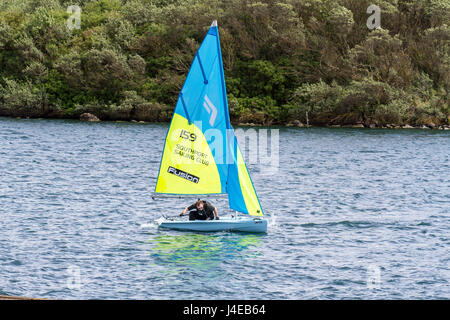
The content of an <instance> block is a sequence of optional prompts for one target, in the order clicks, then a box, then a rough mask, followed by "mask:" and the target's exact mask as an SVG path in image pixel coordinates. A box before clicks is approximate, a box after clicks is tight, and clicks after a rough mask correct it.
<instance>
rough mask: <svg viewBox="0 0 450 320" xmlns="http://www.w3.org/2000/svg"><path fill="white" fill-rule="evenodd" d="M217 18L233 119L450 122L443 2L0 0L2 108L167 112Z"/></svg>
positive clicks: (449, 15)
mask: <svg viewBox="0 0 450 320" xmlns="http://www.w3.org/2000/svg"><path fill="white" fill-rule="evenodd" d="M372 3H374V4H377V5H378V6H379V7H380V8H381V10H382V12H381V28H380V29H378V30H369V29H368V28H367V26H366V21H367V18H368V17H369V15H368V14H367V12H366V10H367V8H368V6H369V5H371V4H372ZM73 4H78V5H80V7H81V9H82V13H81V29H79V30H77V29H74V30H69V28H67V26H66V21H67V19H68V18H69V15H70V14H68V13H67V7H68V6H69V5H73ZM215 19H217V20H218V21H219V27H220V38H221V47H222V56H223V62H224V68H225V76H226V83H227V92H228V101H229V108H230V116H231V118H232V121H234V122H253V123H261V124H277V123H286V122H289V121H291V120H301V121H306V118H307V117H308V120H309V121H310V122H311V123H313V124H317V125H326V124H353V123H363V124H365V125H370V124H378V125H383V124H388V123H397V124H405V123H410V124H413V123H416V124H426V125H432V124H436V125H437V124H446V123H448V121H449V112H450V110H449V104H450V103H449V91H450V4H449V2H448V1H446V0H417V1H398V0H378V1H375V2H373V1H371V0H304V1H297V0H266V1H252V0H229V1H216V2H211V1H206V0H158V1H154V0H82V1H75V3H74V2H73V1H70V0H17V1H8V0H0V112H1V114H2V115H12V116H14V115H16V116H58V117H60V116H61V117H78V116H79V115H80V113H81V112H92V113H94V114H96V115H97V116H98V117H100V118H102V119H136V120H141V119H142V120H146V121H168V120H170V116H171V115H172V112H173V108H174V105H175V103H176V100H177V97H178V93H179V90H180V89H181V87H182V85H183V82H184V79H185V77H186V74H187V72H188V70H189V66H190V64H191V62H192V59H193V56H194V54H195V52H196V50H197V49H198V46H199V45H200V43H201V41H202V39H203V37H204V35H205V32H206V30H207V29H208V27H209V25H210V23H211V21H212V20H215Z"/></svg>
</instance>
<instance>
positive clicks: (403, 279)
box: [0, 118, 450, 300]
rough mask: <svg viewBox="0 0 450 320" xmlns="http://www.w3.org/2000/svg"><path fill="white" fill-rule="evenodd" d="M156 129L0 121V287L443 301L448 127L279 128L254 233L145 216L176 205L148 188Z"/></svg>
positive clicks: (39, 291) (69, 295)
mask: <svg viewBox="0 0 450 320" xmlns="http://www.w3.org/2000/svg"><path fill="white" fill-rule="evenodd" d="M167 128H168V125H167V124H133V123H115V122H101V123H84V122H78V121H68V120H25V119H22V120H18V119H7V118H0V174H1V179H0V201H1V202H0V204H1V207H0V215H1V222H0V268H1V272H0V294H8V295H22V296H30V297H40V298H59V299H213V300H214V299H449V298H450V268H449V267H450V254H449V250H448V248H449V246H450V132H449V131H435V130H387V129H385V130H376V129H327V128H279V129H280V131H279V143H280V155H279V170H278V172H276V173H275V174H271V175H270V174H263V173H261V172H262V170H261V168H260V166H261V165H260V164H253V165H249V170H250V173H251V176H252V179H253V183H254V185H255V188H256V190H257V192H258V195H259V198H260V200H261V204H262V207H263V208H264V211H265V213H266V215H267V217H268V219H269V220H270V225H269V229H268V233H267V234H264V235H257V234H238V233H229V232H219V233H210V234H202V233H193V232H177V231H170V230H159V229H157V228H156V225H155V224H154V220H155V219H157V218H159V217H160V213H165V214H178V213H179V212H181V210H182V209H183V208H184V207H185V205H187V204H190V203H191V201H190V200H183V199H182V200H180V199H166V200H159V201H153V200H152V199H151V193H152V192H153V190H154V186H155V182H156V175H157V172H158V168H159V161H160V157H161V152H162V148H163V143H164V141H163V140H164V137H165V134H166V131H167ZM212 201H213V203H214V204H216V205H217V206H218V207H219V213H220V214H222V215H226V214H227V210H226V206H227V202H226V200H212Z"/></svg>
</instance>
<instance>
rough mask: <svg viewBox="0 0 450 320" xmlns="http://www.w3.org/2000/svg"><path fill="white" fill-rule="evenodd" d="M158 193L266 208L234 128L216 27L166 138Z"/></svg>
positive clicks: (251, 209) (245, 209) (247, 209)
mask: <svg viewBox="0 0 450 320" xmlns="http://www.w3.org/2000/svg"><path fill="white" fill-rule="evenodd" d="M155 192H156V193H170V194H216V193H228V198H229V203H230V207H231V208H232V209H234V210H237V211H240V212H242V213H247V214H251V215H262V209H261V206H260V204H259V200H258V198H257V196H256V192H255V189H254V187H253V184H252V182H251V179H250V176H249V174H248V170H247V167H246V165H245V163H244V162H243V159H242V154H241V152H240V150H239V147H238V145H237V140H236V137H235V136H234V131H233V129H232V126H231V123H230V116H229V111H228V101H227V93H226V87H225V76H224V71H223V63H222V54H221V48H220V39H219V32H218V28H217V22H216V21H214V22H213V23H212V25H211V27H210V29H209V30H208V33H207V34H206V36H205V38H204V39H203V42H202V44H201V45H200V48H199V49H198V51H197V53H196V55H195V57H194V60H193V62H192V65H191V68H190V70H189V73H188V75H187V77H186V80H185V83H184V85H183V88H182V89H181V91H180V94H179V96H178V101H177V104H176V107H175V111H174V115H173V118H172V121H171V124H170V127H169V131H168V133H167V137H166V142H165V146H164V151H163V156H162V159H161V165H160V169H159V174H158V180H157V183H156V190H155Z"/></svg>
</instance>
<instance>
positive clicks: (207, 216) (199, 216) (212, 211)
mask: <svg viewBox="0 0 450 320" xmlns="http://www.w3.org/2000/svg"><path fill="white" fill-rule="evenodd" d="M188 211H189V220H214V216H215V218H216V220H219V212H218V211H217V208H216V207H214V206H213V205H212V204H211V203H209V202H208V201H202V200H200V199H199V200H198V201H197V202H196V203H194V204H192V205H190V206H189V207H186V208H185V209H184V210H183V212H181V214H180V216H181V217H182V216H184V215H185V214H186V213H187V212H188Z"/></svg>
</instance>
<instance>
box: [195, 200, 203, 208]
mask: <svg viewBox="0 0 450 320" xmlns="http://www.w3.org/2000/svg"><path fill="white" fill-rule="evenodd" d="M200 203H203V201H201V200H200V199H198V200H197V202H196V203H195V206H196V207H198V205H199V204H200Z"/></svg>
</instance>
